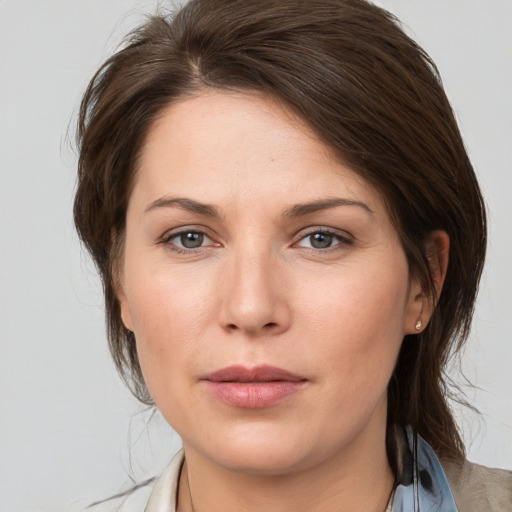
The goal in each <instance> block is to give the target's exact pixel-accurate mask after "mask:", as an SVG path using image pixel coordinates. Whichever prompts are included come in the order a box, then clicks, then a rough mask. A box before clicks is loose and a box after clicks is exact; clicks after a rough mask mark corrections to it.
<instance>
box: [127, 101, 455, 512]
mask: <svg viewBox="0 0 512 512" xmlns="http://www.w3.org/2000/svg"><path fill="white" fill-rule="evenodd" d="M177 198H180V199H183V198H185V199H187V200H192V201H195V202H198V203H204V204H207V205H209V206H210V207H212V208H214V209H215V212H216V213H217V214H218V215H217V216H212V215H210V214H211V213H213V212H211V211H208V210H207V209H204V208H203V211H201V210H198V209H197V208H195V211H190V204H191V203H190V202H183V201H181V202H173V201H174V200H176V199H177ZM334 198H336V199H342V200H343V202H344V203H345V204H337V205H333V204H330V207H326V204H323V207H322V208H317V209H311V208H310V209H309V210H310V211H305V209H304V208H302V211H299V210H300V208H297V207H296V205H303V204H309V203H314V202H318V201H324V202H325V201H332V200H333V199H334ZM351 203H353V204H351ZM317 206H318V205H317ZM294 207H295V209H294V210H292V209H293V208H294ZM311 210H312V211H311ZM293 211H294V212H295V213H296V214H297V215H290V213H291V212H293ZM183 232H184V233H192V235H191V236H196V238H197V237H198V236H200V234H202V236H203V241H202V244H201V245H200V247H198V248H195V249H187V248H184V247H183V243H182V240H183V239H182V238H181V236H180V234H177V233H183ZM194 233H195V235H194ZM314 233H316V237H317V238H318V237H320V238H321V237H322V236H323V237H324V238H323V240H324V242H326V244H327V245H328V247H326V248H318V247H317V246H315V245H314V244H315V243H316V242H315V240H316V238H312V235H313V234H314ZM322 233H325V234H324V235H322ZM317 245H318V244H317ZM431 245H432V248H431V251H430V252H431V253H432V255H433V256H432V261H433V263H432V266H433V268H434V277H435V280H436V283H437V284H438V286H439V289H440V287H441V285H442V278H443V273H444V270H443V269H445V268H446V262H447V251H448V240H447V237H446V235H445V234H443V233H435V234H433V237H432V244H431ZM121 263H122V264H121V268H120V272H119V273H120V278H119V287H118V288H119V290H118V296H119V301H120V305H121V312H122V318H123V322H124V323H125V325H126V327H127V328H128V329H130V330H133V331H134V333H135V337H136V340H137V350H138V354H139V358H140V363H141V367H142V370H143V373H144V378H145V381H146V384H147V386H148V389H149V391H150V393H151V395H152V396H153V398H154V400H155V402H156V405H157V407H158V409H159V410H160V411H161V413H162V414H163V416H164V417H165V418H166V420H167V421H168V422H169V423H170V424H171V425H172V426H173V428H174V429H175V430H176V431H177V432H178V433H179V434H180V435H181V437H182V439H183V446H184V449H185V454H186V465H185V468H184V471H183V472H182V477H181V481H180V490H179V495H178V497H179V510H180V511H189V510H192V505H191V502H190V499H191V498H192V499H193V507H194V510H195V512H206V511H208V512H215V511H219V512H220V511H222V512H226V511H230V510H237V511H240V510H244V511H253V510H259V511H261V510H265V511H266V512H272V511H279V512H287V511H290V512H291V511H294V512H296V511H297V510H308V511H327V510H337V511H338V510H365V511H369V512H371V511H383V510H384V509H385V507H386V504H387V502H388V499H389V496H390V493H391V490H392V486H393V481H394V476H393V474H392V472H391V469H390V467H389V464H388V461H387V457H386V452H385V431H386V408H387V402H386V388H387V384H388V382H389V379H390V377H391V374H392V372H393V369H394V366H395V362H396V359H397V355H398V351H399V348H400V345H401V342H402V339H403V336H404V335H405V334H408V333H413V332H416V331H415V327H414V326H415V324H416V322H417V321H418V319H419V318H421V320H422V323H423V327H424V326H425V324H426V323H427V322H428V318H429V315H430V308H429V307H428V303H427V301H426V300H425V295H424V293H423V291H422V289H421V287H420V285H419V284H418V283H417V282H416V280H415V279H413V278H411V276H410V275H409V269H408V265H407V261H406V258H405V254H404V252H403V250H402V247H401V245H400V242H399V240H398V237H397V234H396V232H395V230H394V228H393V226H392V224H391V222H390V219H389V216H388V214H387V211H386V209H385V206H384V203H383V200H382V198H381V196H380V194H379V193H378V192H377V191H376V190H375V189H374V188H373V187H372V186H370V184H369V183H367V182H366V181H364V180H363V179H362V178H361V177H359V176H358V175H357V174H355V173H354V172H353V171H351V169H350V168H348V167H347V166H346V165H344V164H343V163H341V162H340V161H339V160H336V159H335V158H333V156H332V155H331V154H330V152H329V150H328V149H327V147H326V146H325V145H324V144H323V143H322V142H320V141H319V140H318V139H317V138H316V137H315V136H314V134H313V133H312V132H311V131H310V129H309V128H308V127H307V126H305V124H304V123H303V122H301V121H300V120H298V119H296V118H295V117H294V116H293V115H292V114H291V113H290V112H287V111H286V110H284V109H283V108H282V107H279V106H278V105H277V104H276V103H275V102H272V101H270V100H268V99H265V98H263V97H261V96H258V95H253V94H242V93H236V94H235V93H230V94H228V93H221V92H217V91H208V92H202V93H200V94H198V95H197V96H195V97H193V98H188V99H185V100H182V101H180V102H176V103H174V104H172V105H171V106H169V107H168V108H167V109H166V110H165V111H164V112H163V113H162V115H161V116H160V117H159V119H158V121H156V122H155V124H154V125H153V127H152V128H151V130H150V132H149V135H148V138H147V141H146V143H145V146H144V148H143V151H142V156H141V161H140V168H139V169H138V172H137V176H136V180H135V183H134V187H133V192H132V195H131V198H130V201H129V206H128V211H127V227H126V238H125V244H124V255H123V259H122V262H121ZM233 364H240V365H243V366H246V367H253V366H256V365H259V364H270V365H274V366H277V367H280V368H283V369H286V370H287V371H290V372H292V373H294V374H297V375H300V376H301V377H303V378H304V379H305V383H304V386H303V387H302V388H301V389H300V390H299V391H297V392H296V393H293V394H292V395H290V396H287V397H286V398H284V399H283V400H281V401H279V402H278V403H277V404H275V405H273V406H271V407H265V408H260V409H245V408H240V407H235V406H232V405H228V404H225V403H223V402H221V401H220V400H219V399H218V398H217V397H215V396H213V395H212V393H211V392H209V391H208V389H207V386H205V382H204V381H203V380H201V378H202V376H204V375H205V374H207V373H209V372H212V371H215V370H218V369H220V368H224V367H226V366H229V365H233ZM189 489H190V492H189Z"/></svg>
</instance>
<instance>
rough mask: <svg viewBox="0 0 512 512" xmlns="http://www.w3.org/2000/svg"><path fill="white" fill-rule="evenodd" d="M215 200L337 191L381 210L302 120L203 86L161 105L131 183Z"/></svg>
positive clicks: (245, 96)
mask: <svg viewBox="0 0 512 512" xmlns="http://www.w3.org/2000/svg"><path fill="white" fill-rule="evenodd" d="M135 192H137V195H138V196H141V195H143V196H145V200H146V201H150V200H155V199H156V198H157V196H162V195H164V194H175V195H187V196H190V195H192V196H196V197H197V198H199V199H202V200H207V201H208V202H212V203H216V204H221V203H225V202H226V201H228V200H231V201H234V200H237V201H238V202H242V203H243V204H245V205H251V204H253V205H254V204H255V205H258V204H260V205H261V204H262V203H264V202H268V201H269V200H272V201H274V202H281V203H283V204H284V203H285V202H286V201H288V202H291V203H298V202H303V201H308V200H312V199H319V198H324V197H325V196H326V195H329V194H330V195H333V194H335V195H339V194H342V195H343V196H344V197H346V198H348V199H354V200H361V199H362V197H364V200H365V201H366V202H369V203H371V207H372V209H379V208H381V207H382V201H381V198H380V194H379V193H378V192H377V191H376V190H375V189H374V188H373V187H372V186H371V185H370V184H369V183H368V182H367V181H366V180H364V179H363V178H362V177H361V176H359V175H358V174H356V173H355V172H354V171H353V170H352V169H350V167H349V166H348V165H346V164H344V163H342V162H341V161H340V159H338V158H335V157H334V155H333V152H332V150H331V149H330V148H329V147H328V146H327V145H326V144H324V143H323V142H321V141H320V140H319V139H318V137H316V135H315V134H314V133H313V132H312V130H311V129H310V128H309V127H308V126H307V125H306V123H304V122H303V121H302V120H300V119H298V118H297V117H296V116H295V115H294V114H293V113H292V112H291V111H289V110H287V109H285V108H283V107H282V106H281V105H279V104H278V103H277V102H275V101H272V100H270V99H268V98H265V97H263V96H261V95H257V94H250V93H227V92H219V91H208V92H204V93H202V94H199V95H197V96H195V97H192V98H187V99H183V100H181V101H179V102H176V103H173V104H171V105H170V106H169V107H167V108H166V109H165V110H164V111H163V112H162V113H161V115H160V116H159V118H158V119H157V120H156V121H155V122H154V124H153V126H152V127H151V129H150V130H149V133H148V136H147V139H146V141H145V144H144V146H143V148H142V152H141V157H140V165H139V168H138V173H137V179H136V183H135Z"/></svg>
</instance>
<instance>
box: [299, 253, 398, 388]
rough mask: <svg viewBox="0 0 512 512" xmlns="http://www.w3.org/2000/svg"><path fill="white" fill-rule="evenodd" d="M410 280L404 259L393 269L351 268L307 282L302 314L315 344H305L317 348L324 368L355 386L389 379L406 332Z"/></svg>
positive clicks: (380, 383)
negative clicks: (325, 279) (348, 270)
mask: <svg viewBox="0 0 512 512" xmlns="http://www.w3.org/2000/svg"><path fill="white" fill-rule="evenodd" d="M407 283H408V277H407V266H406V264H405V262H404V264H403V265H400V264H398V265H396V267H395V268H394V269H393V271H391V272H382V268H380V269H379V271H374V272H372V271H371V266H364V267H362V268H361V270H360V271H358V269H356V268H352V269H351V271H350V272H343V276H342V277H340V278H339V279H332V276H331V279H330V280H329V281H326V282H325V283H324V284H325V286H319V282H318V280H317V279H313V280H312V281H311V282H309V283H305V285H306V286H305V289H304V291H303V292H301V295H302V296H304V297H306V293H305V292H306V290H307V291H308V293H307V299H306V300H304V301H303V302H302V303H301V306H300V309H301V311H300V312H299V313H298V316H299V318H301V323H302V325H303V330H304V331H307V332H308V333H309V336H308V337H309V338H311V341H310V343H311V342H312V343H314V345H312V346H310V347H304V349H305V350H307V349H308V348H309V350H311V348H312V347H313V348H314V351H315V353H314V354H312V356H313V360H317V361H318V363H317V364H318V365H322V366H323V368H324V369H325V374H327V373H328V374H330V375H331V376H333V375H334V378H335V379H338V380H341V379H343V380H344V382H343V385H344V386H349V387H351V386H352V387H354V388H356V387H360V386H363V387H366V386H371V385H373V384H374V383H375V384H376V385H377V386H381V387H382V386H383V385H384V386H385V385H387V381H388V379H389V377H390V375H391V373H392V371H393V368H394V365H395V362H396V358H397V356H398V351H399V349H400V345H401V342H402V338H403V328H404V322H405V314H406V307H407V295H408V286H407ZM320 284H321V283H320ZM315 355H316V357H314V356H315ZM369 376H371V377H370V378H369Z"/></svg>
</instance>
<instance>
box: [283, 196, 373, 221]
mask: <svg viewBox="0 0 512 512" xmlns="http://www.w3.org/2000/svg"><path fill="white" fill-rule="evenodd" d="M337 206H356V207H358V208H362V209H363V210H365V211H366V212H368V213H369V214H371V215H373V214H374V211H373V210H372V209H371V208H370V207H369V206H368V205H367V204H366V203H363V202H362V201H357V200H355V199H346V198H342V197H332V198H329V199H320V200H319V201H312V202H310V203H300V204H296V205H294V206H292V207H291V208H288V209H287V210H285V213H284V215H285V217H292V218H296V217H302V216H305V215H310V214H311V213H316V212H319V211H322V210H328V209H329V208H336V207H337Z"/></svg>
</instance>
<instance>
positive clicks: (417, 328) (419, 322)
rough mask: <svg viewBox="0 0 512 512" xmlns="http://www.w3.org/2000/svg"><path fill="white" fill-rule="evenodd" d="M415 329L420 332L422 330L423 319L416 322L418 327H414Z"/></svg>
mask: <svg viewBox="0 0 512 512" xmlns="http://www.w3.org/2000/svg"><path fill="white" fill-rule="evenodd" d="M414 328H415V329H416V330H417V331H419V330H420V329H421V318H420V319H419V320H418V321H417V322H416V325H415V326H414Z"/></svg>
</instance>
